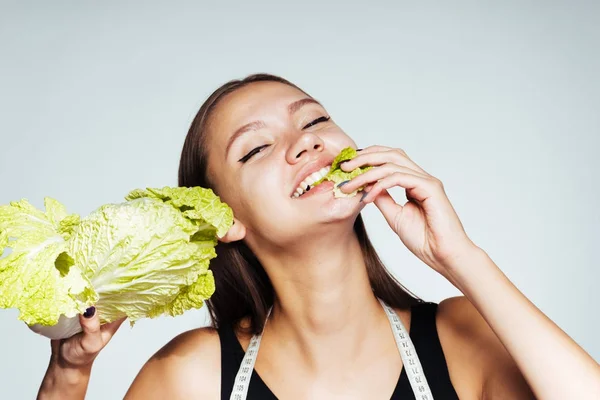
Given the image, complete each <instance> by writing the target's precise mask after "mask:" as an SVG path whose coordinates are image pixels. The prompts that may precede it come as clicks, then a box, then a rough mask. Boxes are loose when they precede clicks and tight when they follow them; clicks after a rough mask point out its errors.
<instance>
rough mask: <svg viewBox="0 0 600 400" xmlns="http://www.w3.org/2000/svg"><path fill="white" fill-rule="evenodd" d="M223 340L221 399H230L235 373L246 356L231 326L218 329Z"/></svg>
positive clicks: (220, 338) (221, 340)
mask: <svg viewBox="0 0 600 400" xmlns="http://www.w3.org/2000/svg"><path fill="white" fill-rule="evenodd" d="M218 332H219V341H220V342H221V400H228V399H229V394H230V393H231V392H232V391H233V383H234V381H235V375H236V374H237V371H238V369H239V367H240V364H241V363H242V359H243V358H244V349H243V348H242V347H241V346H240V345H239V342H238V340H237V337H236V336H235V333H234V331H233V328H232V327H231V326H223V327H220V328H219V329H218Z"/></svg>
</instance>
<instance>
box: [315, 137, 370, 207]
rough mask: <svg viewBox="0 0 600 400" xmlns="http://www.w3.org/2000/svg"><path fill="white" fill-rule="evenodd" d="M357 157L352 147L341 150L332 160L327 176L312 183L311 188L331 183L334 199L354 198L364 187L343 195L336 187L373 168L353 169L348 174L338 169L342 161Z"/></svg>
mask: <svg viewBox="0 0 600 400" xmlns="http://www.w3.org/2000/svg"><path fill="white" fill-rule="evenodd" d="M357 155H358V153H357V152H356V150H354V149H353V148H352V147H346V148H345V149H343V150H342V151H341V152H340V154H338V155H337V156H336V157H335V159H334V160H333V163H331V168H330V169H329V172H328V173H327V175H325V176H324V177H323V178H321V179H319V180H318V181H316V182H315V183H313V184H312V187H315V186H317V185H319V184H321V183H323V182H325V181H331V182H333V184H334V186H333V195H334V196H335V197H354V196H356V194H357V193H358V192H360V191H361V190H363V189H364V187H360V188H358V189H356V190H355V191H353V192H351V193H344V192H342V191H341V190H340V188H338V185H339V184H340V183H342V182H344V181H349V180H351V179H352V178H356V177H357V176H359V175H361V174H363V173H365V172H367V171H368V170H370V169H371V168H373V167H371V166H369V167H358V168H355V169H353V170H352V171H350V172H346V171H343V170H342V168H341V167H340V164H341V163H342V162H344V161H348V160H352V159H353V158H354V157H356V156H357Z"/></svg>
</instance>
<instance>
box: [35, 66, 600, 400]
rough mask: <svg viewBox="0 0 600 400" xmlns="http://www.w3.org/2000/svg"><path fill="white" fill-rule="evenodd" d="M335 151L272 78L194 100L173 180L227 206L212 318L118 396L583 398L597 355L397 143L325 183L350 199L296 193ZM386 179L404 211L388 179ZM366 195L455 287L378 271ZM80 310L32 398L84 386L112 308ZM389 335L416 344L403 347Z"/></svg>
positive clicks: (304, 101)
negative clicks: (364, 215)
mask: <svg viewBox="0 0 600 400" xmlns="http://www.w3.org/2000/svg"><path fill="white" fill-rule="evenodd" d="M347 146H351V147H354V148H356V145H355V143H354V142H353V141H352V139H351V138H350V137H348V136H347V135H346V134H345V133H344V132H343V131H342V130H341V128H340V127H338V126H337V125H336V124H335V122H334V121H333V120H332V119H331V118H330V117H329V114H327V112H326V111H325V109H324V108H323V106H322V105H321V104H319V103H318V102H317V101H316V100H314V99H313V98H312V97H310V96H309V95H308V94H306V93H305V92H303V91H302V90H301V89H299V88H298V87H296V86H295V85H293V84H291V83H289V82H287V81H285V80H283V79H281V78H278V77H275V76H271V75H254V76H250V77H248V78H246V79H244V80H241V81H232V82H229V83H227V84H225V85H224V86H222V87H221V88H219V89H218V90H216V91H215V92H214V93H213V94H212V95H211V96H210V97H209V99H208V100H207V101H206V102H205V104H204V105H203V106H202V107H201V109H200V111H199V112H198V114H197V116H196V118H195V120H194V121H193V123H192V126H191V128H190V131H189V133H188V136H187V139H186V142H185V144H184V148H183V152H182V157H181V164H180V170H179V183H180V184H181V185H184V186H197V185H199V186H204V187H211V188H213V189H214V190H215V191H216V193H217V194H219V195H220V196H221V198H222V199H223V200H224V201H225V202H227V203H228V204H229V205H230V206H231V207H232V208H233V210H234V214H235V217H236V218H235V223H234V225H233V227H232V228H231V229H230V231H229V232H228V233H227V235H226V236H225V237H224V238H222V240H221V243H220V244H219V246H218V250H217V251H218V258H217V259H216V260H215V262H214V263H213V265H212V267H211V268H212V270H213V271H214V274H215V279H216V286H217V290H216V293H215V294H214V296H213V297H212V298H211V300H210V301H208V307H209V310H210V313H211V316H212V320H213V325H214V326H213V327H209V328H201V329H195V330H192V331H188V332H185V333H183V334H181V335H179V336H177V337H176V338H175V339H173V340H172V341H171V342H170V343H168V344H167V345H166V346H165V347H164V348H162V349H161V350H160V351H158V352H157V353H156V354H155V355H154V356H153V357H152V358H151V359H150V360H149V361H148V362H147V363H146V365H145V366H144V367H143V368H142V370H141V371H140V373H139V375H138V376H137V378H136V379H135V381H134V382H133V384H132V386H131V388H130V389H129V391H128V392H127V395H126V398H127V399H167V398H168V399H179V398H181V399H189V398H203V399H204V398H206V399H218V398H222V399H227V398H230V396H231V395H232V391H236V393H237V394H238V395H239V396H238V397H235V396H236V393H234V396H233V398H239V399H242V398H246V397H247V398H249V399H250V398H253V399H254V398H264V399H268V398H275V396H277V397H278V398H282V399H306V398H311V399H313V398H314V399H333V398H343V399H350V398H356V399H389V398H419V399H424V398H429V399H430V398H432V396H433V397H434V398H436V399H456V398H461V399H472V398H493V399H529V398H542V399H566V398H578V399H583V398H594V397H596V398H600V366H599V365H598V364H597V363H596V362H595V361H594V360H593V359H592V358H591V357H590V356H589V355H588V354H586V353H585V351H584V350H582V349H581V348H580V347H579V346H578V345H577V344H576V343H575V342H574V341H573V340H571V339H570V338H569V337H568V336H567V335H566V334H565V333H564V332H563V331H561V330H560V329H559V328H558V327H557V326H556V325H555V324H554V323H553V322H552V321H550V320H549V319H548V318H547V317H546V316H545V315H544V314H542V313H541V312H540V311H539V310H538V309H537V308H536V307H535V306H534V305H533V304H532V303H531V302H529V301H528V300H527V298H525V296H523V294H522V293H520V292H519V291H518V289H517V288H516V287H515V286H514V285H513V284H512V283H511V282H510V281H509V280H508V279H507V278H506V277H505V276H504V275H503V274H502V272H501V271H500V270H499V269H498V267H497V266H496V265H495V264H494V263H493V261H492V260H491V259H490V258H489V257H488V256H487V254H486V253H485V252H484V251H483V250H482V249H480V248H478V247H477V246H476V245H475V244H474V243H473V242H472V241H471V240H470V239H469V238H468V236H467V234H466V233H465V231H464V229H463V227H462V225H461V222H460V220H459V218H458V217H457V215H456V213H455V211H454V209H453V207H452V205H451V204H450V202H449V200H448V198H447V196H446V194H445V192H444V188H443V186H442V183H441V182H440V181H439V180H438V179H436V178H434V177H432V176H431V175H429V174H428V173H427V172H425V171H424V170H423V169H421V168H420V167H419V166H418V165H417V164H416V163H415V162H413V161H412V160H411V159H410V158H409V157H408V156H407V154H406V153H405V152H404V151H402V150H399V149H390V148H387V147H382V146H371V147H367V148H365V149H364V150H361V151H359V152H358V156H357V157H356V158H355V159H353V160H351V161H348V162H346V163H344V164H343V166H342V169H343V170H345V171H351V170H353V169H355V168H357V167H360V166H373V167H374V168H372V169H370V170H369V171H367V172H365V173H364V174H362V175H360V176H358V177H356V178H354V179H352V180H351V181H349V182H344V184H343V185H340V190H341V191H342V192H344V193H351V192H353V191H355V190H356V189H359V188H361V187H365V190H364V192H362V193H364V195H362V193H361V192H359V193H358V195H357V196H354V197H345V198H334V196H332V193H331V192H332V189H333V187H332V186H333V184H332V183H331V182H327V183H323V184H321V185H319V186H317V187H315V188H314V189H311V187H310V182H312V181H314V179H315V176H313V177H312V179H309V180H306V179H305V178H306V177H307V176H310V175H311V174H312V173H313V172H315V171H319V170H320V169H322V168H323V167H326V166H327V165H328V164H331V161H332V160H333V158H334V157H335V155H336V154H337V153H338V152H339V151H340V150H341V149H342V148H344V147H347ZM305 186H306V187H305ZM395 186H399V187H402V188H404V189H406V194H407V198H408V199H409V202H407V203H406V204H405V205H404V206H402V205H399V204H397V203H396V202H395V201H394V200H393V199H392V198H391V197H390V195H389V194H388V192H387V189H390V188H392V187H395ZM294 193H298V194H301V196H297V195H294ZM369 203H374V204H375V206H376V207H377V208H378V209H379V210H380V211H381V213H382V214H383V216H384V217H385V219H386V220H387V222H388V223H389V225H390V227H391V229H392V230H393V231H394V232H395V233H396V234H397V235H398V237H399V239H400V240H401V241H402V242H403V243H404V245H405V246H406V247H407V248H408V249H409V250H410V251H411V252H412V253H414V254H415V255H416V256H417V257H418V258H419V259H421V260H422V261H423V262H424V263H425V264H427V265H428V266H429V267H431V268H433V269H434V270H435V271H437V272H438V273H440V274H442V275H443V276H444V277H445V278H446V279H448V280H449V281H450V282H451V283H452V284H453V285H455V286H456V287H457V288H458V289H459V290H460V291H461V292H462V293H463V294H464V295H465V296H464V297H456V298H450V299H446V300H444V301H442V302H441V303H440V304H439V305H438V304H434V303H426V302H423V301H421V300H419V299H417V298H415V297H414V296H413V295H411V294H409V293H408V292H407V291H405V290H404V289H403V288H402V286H401V285H400V284H398V283H397V282H396V281H395V280H394V279H393V278H392V277H391V276H390V275H389V274H387V273H386V270H385V269H384V267H383V266H382V264H381V262H380V261H379V259H378V257H377V255H376V253H375V251H374V249H373V247H372V246H371V244H370V242H369V239H368V237H367V235H366V232H365V229H364V225H363V222H362V219H361V216H360V214H359V213H360V211H361V210H362V209H363V207H365V205H366V204H369ZM379 300H381V302H380V301H379ZM388 305H389V306H390V307H391V308H386V307H387V306H388ZM271 306H273V307H272V311H271V312H270V314H269V310H270V309H271ZM394 315H396V316H397V317H398V318H399V321H400V322H397V323H392V324H391V325H390V320H393V317H394ZM81 323H82V326H83V329H84V331H83V332H82V333H81V334H79V335H77V336H75V337H73V338H71V339H69V340H66V341H63V342H62V343H58V342H53V343H52V348H53V353H52V354H53V355H52V359H51V362H50V366H49V368H48V372H47V374H46V377H45V378H44V382H43V383H42V387H41V388H40V395H39V398H52V397H54V398H61V399H66V398H83V396H84V394H85V390H86V387H87V382H88V379H89V374H90V370H91V365H92V362H93V360H94V358H95V357H96V355H97V354H98V352H99V351H100V350H101V349H102V348H103V347H104V346H105V345H106V344H107V342H108V341H109V340H110V338H111V337H112V335H113V334H114V333H115V331H116V330H117V329H118V327H119V325H120V324H121V323H122V321H116V322H113V323H111V324H107V325H105V326H103V327H100V325H99V322H98V319H97V317H95V316H94V309H93V308H91V309H90V310H88V312H87V313H86V315H85V316H84V317H82V318H81ZM403 326H404V329H405V330H404V331H403V330H402V327H403ZM406 330H408V331H410V338H412V344H413V345H414V347H413V348H410V349H411V350H412V351H416V355H415V353H414V352H411V351H409V350H404V349H403V347H402V345H406V346H410V344H411V343H410V341H407V340H408V339H406V336H405V335H404V334H405V333H406ZM261 335H262V336H261ZM400 338H402V339H400ZM251 340H252V344H251V349H252V350H251V351H249V352H247V353H246V354H248V358H247V360H248V363H249V364H246V360H245V361H244V363H243V366H242V367H240V366H241V364H242V358H243V357H244V354H245V353H244V351H245V350H246V349H247V348H248V346H249V344H250V342H251ZM397 340H398V342H397ZM401 340H404V342H402V343H401ZM407 348H408V347H407ZM258 350H259V351H258ZM251 355H254V356H255V357H256V358H255V359H252V357H250V356H251ZM400 355H401V356H400ZM252 362H255V364H254V369H253V368H252ZM405 363H406V364H407V365H405ZM248 365H249V367H247V368H244V366H248ZM253 371H254V372H253ZM244 376H245V381H244V379H243V377H244ZM409 378H410V379H409ZM236 379H237V381H236ZM234 382H235V383H234ZM248 382H249V385H248ZM238 392H239V393H238Z"/></svg>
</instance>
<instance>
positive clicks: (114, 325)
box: [100, 316, 127, 345]
mask: <svg viewBox="0 0 600 400" xmlns="http://www.w3.org/2000/svg"><path fill="white" fill-rule="evenodd" d="M126 319H127V317H126V316H125V317H123V318H119V319H118V320H116V321H113V322H109V323H107V324H104V325H102V326H101V327H100V331H101V335H102V342H104V344H105V345H106V343H108V341H109V340H110V339H111V338H112V337H113V336H114V334H115V333H116V332H117V330H118V329H119V328H120V327H121V325H122V324H123V322H124V321H125V320H126Z"/></svg>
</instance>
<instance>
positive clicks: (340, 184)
mask: <svg viewBox="0 0 600 400" xmlns="http://www.w3.org/2000/svg"><path fill="white" fill-rule="evenodd" d="M348 182H350V181H343V182H340V183H338V185H337V187H338V188H341V187H342V186H344V185H345V184H346V183H348Z"/></svg>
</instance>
